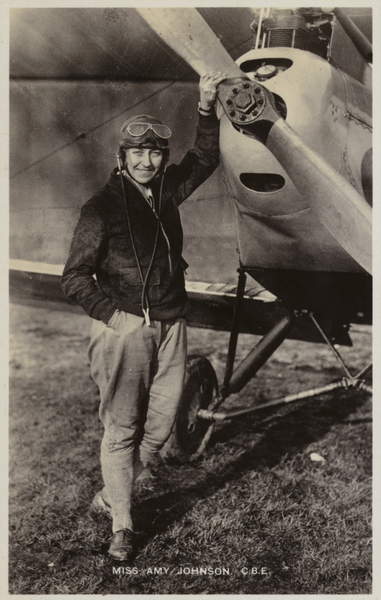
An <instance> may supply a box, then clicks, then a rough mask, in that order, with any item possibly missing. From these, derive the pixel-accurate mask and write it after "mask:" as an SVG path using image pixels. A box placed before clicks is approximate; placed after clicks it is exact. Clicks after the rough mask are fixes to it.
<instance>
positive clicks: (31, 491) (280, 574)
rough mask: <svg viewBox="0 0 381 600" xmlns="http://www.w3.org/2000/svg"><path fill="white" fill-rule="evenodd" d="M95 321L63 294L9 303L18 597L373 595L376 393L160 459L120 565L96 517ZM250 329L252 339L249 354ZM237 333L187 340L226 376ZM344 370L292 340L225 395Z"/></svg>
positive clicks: (244, 396)
mask: <svg viewBox="0 0 381 600" xmlns="http://www.w3.org/2000/svg"><path fill="white" fill-rule="evenodd" d="M88 330H89V320H88V317H86V315H80V314H77V313H74V312H63V311H60V310H57V307H56V306H54V305H53V304H51V305H46V306H44V307H41V306H34V307H33V306H21V305H14V306H12V310H11V384H10V387H11V393H10V566H9V579H10V592H11V593H17V594H55V593H67V594H75V593H77V594H90V593H95V594H106V593H114V594H118V593H120V594H122V593H124V594H126V593H131V594H132V593H147V594H158V593H160V594H165V593H166V594H175V593H177V594H188V593H197V594H200V593H205V594H209V593H210V594H211V593H215V594H218V593H220V594H221V593H242V594H269V593H273V594H274V593H278V594H279V593H288V594H292V593H294V594H301V593H304V594H312V593H314V594H317V593H319V594H322V593H325V594H329V593H330V594H332V593H336V594H338V593H347V594H348V593H351V594H360V593H362V594H365V593H370V591H371V549H372V542H371V535H372V528H371V476H372V473H371V465H372V460H371V447H372V444H371V413H372V411H371V402H370V398H369V395H368V394H366V393H365V392H352V393H350V394H345V393H342V392H341V393H337V392H336V393H335V394H331V395H326V396H324V397H323V396H322V397H320V398H315V399H313V400H309V401H303V402H299V403H296V404H293V405H289V406H287V407H283V408H280V409H277V410H276V411H274V410H273V411H266V413H264V414H261V416H259V415H258V414H257V415H255V416H250V417H247V416H246V417H245V418H241V419H240V420H236V421H231V422H230V423H227V424H224V425H223V426H220V427H219V428H218V429H217V430H216V432H215V434H214V435H213V437H212V438H211V440H210V444H209V446H208V448H207V449H206V452H205V454H204V455H203V457H202V458H201V459H200V460H198V461H197V462H196V463H193V464H185V465H184V464H182V465H180V464H171V465H169V464H163V465H161V466H160V467H159V470H158V481H157V482H156V483H155V484H154V485H153V486H151V487H149V486H147V487H143V488H142V489H140V490H139V491H138V493H137V496H136V501H135V515H134V517H135V521H136V527H137V530H138V532H139V536H138V550H137V555H136V558H135V561H134V565H133V567H134V568H133V569H132V570H131V571H129V570H128V569H119V570H118V565H115V564H114V563H112V561H111V560H110V559H109V558H108V557H107V554H106V550H107V539H108V537H109V535H110V525H109V522H108V521H107V519H106V518H103V517H100V518H97V519H96V520H94V519H93V518H91V517H90V516H89V514H88V506H89V503H90V501H91V499H92V497H93V495H94V493H95V492H96V491H97V490H98V489H99V487H100V485H101V483H100V482H101V479H100V470H99V462H98V452H99V441H100V437H101V427H100V425H99V422H98V417H97V408H98V395H97V390H96V388H95V386H94V383H93V382H92V381H91V379H90V377H89V374H88V365H87V357H86V346H87V342H88ZM370 335H371V334H370V329H369V328H367V327H359V326H357V328H355V329H354V331H353V333H352V337H353V340H354V347H353V348H345V349H343V353H344V356H345V358H346V360H347V362H348V364H349V365H350V368H352V369H353V370H354V371H356V369H359V368H360V367H361V366H363V365H364V364H365V363H367V362H368V361H369V359H370V352H371V350H370V339H371V338H370ZM254 341H255V338H254V337H253V336H248V335H245V336H242V339H241V340H240V343H239V348H238V357H237V360H239V359H240V358H243V357H244V355H245V353H246V352H247V351H248V349H249V348H250V347H251V346H252V344H253V343H254ZM227 342H228V335H227V334H226V333H220V332H211V331H206V330H196V329H190V330H189V343H190V351H191V352H196V353H200V354H202V355H204V356H207V357H208V358H209V360H210V361H211V362H212V364H213V366H214V368H215V369H216V371H217V374H218V378H219V381H221V377H222V373H223V365H224V359H225V355H226V350H227ZM338 375H339V369H338V365H337V363H336V362H335V360H334V358H333V357H332V356H331V355H330V354H329V352H328V350H327V349H326V348H325V347H324V346H323V345H318V344H308V343H303V342H295V341H287V342H285V343H284V344H283V345H282V346H281V348H280V349H279V350H278V351H277V352H276V354H275V355H274V356H273V358H272V360H270V361H269V362H268V363H267V364H266V365H265V366H264V367H263V368H262V369H261V371H260V372H259V374H258V375H257V377H256V378H255V379H253V380H252V381H251V382H250V383H249V384H248V385H247V386H246V387H245V388H244V389H243V391H242V392H241V393H240V394H239V395H238V396H235V397H232V398H231V399H229V402H227V404H226V406H227V407H229V406H234V407H237V406H242V405H243V406H249V405H252V404H253V403H255V402H263V401H264V400H266V399H269V398H276V397H279V396H282V395H284V394H288V393H293V392H295V391H299V390H301V389H305V388H311V387H314V386H317V385H322V384H324V383H327V382H330V381H332V380H334V379H335V378H337V377H338ZM314 459H315V460H314ZM192 569H193V572H192ZM195 569H196V571H195ZM197 569H198V571H197ZM200 569H204V570H206V572H205V571H203V570H201V571H200Z"/></svg>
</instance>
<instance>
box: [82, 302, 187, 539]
mask: <svg viewBox="0 0 381 600" xmlns="http://www.w3.org/2000/svg"><path fill="white" fill-rule="evenodd" d="M116 315H117V317H116V318H114V317H113V318H112V319H111V323H112V326H110V325H105V324H104V323H103V322H102V321H96V320H93V323H92V329H91V338H90V345H89V359H90V371H91V375H92V378H93V379H94V381H95V383H96V384H97V385H98V388H99V391H100V398H101V400H100V407H99V417H100V420H101V422H102V424H103V426H104V435H103V439H102V444H101V468H102V476H103V481H104V486H105V487H104V496H105V500H106V501H107V502H109V503H110V505H111V509H112V517H113V531H114V532H115V531H118V530H119V529H125V528H128V529H133V523H132V518H131V499H132V492H133V484H134V481H135V479H136V478H137V477H138V476H139V474H140V473H141V471H142V470H143V469H144V468H145V467H147V466H148V465H150V464H152V463H154V462H155V459H157V455H158V453H159V451H160V449H161V448H162V447H163V445H164V444H165V442H166V441H167V439H168V437H169V436H170V433H171V430H172V427H173V424H174V422H175V418H176V411H177V407H178V404H179V401H180V398H181V394H182V391H183V384H184V375H185V364H186V354H187V336H186V323H185V320H184V319H176V320H172V321H152V322H151V326H150V327H148V326H147V325H146V324H145V322H144V319H143V318H142V317H139V316H136V315H133V314H131V313H126V312H119V313H116Z"/></svg>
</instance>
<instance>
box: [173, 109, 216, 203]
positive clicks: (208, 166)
mask: <svg viewBox="0 0 381 600" xmlns="http://www.w3.org/2000/svg"><path fill="white" fill-rule="evenodd" d="M219 158H220V151H219V120H218V119H217V117H216V115H215V114H214V113H213V114H211V115H210V116H203V115H199V122H198V126H197V133H196V141H195V144H194V147H193V148H192V149H191V150H189V152H187V153H186V155H185V156H184V158H183V160H182V161H181V162H180V163H179V164H178V165H170V166H169V167H168V169H167V171H166V186H167V190H166V191H168V192H169V193H170V194H171V195H172V196H173V199H174V201H175V203H176V204H177V205H179V204H181V203H182V202H184V200H185V199H186V198H187V197H188V196H190V194H191V193H192V192H193V191H194V190H195V189H196V188H197V187H198V186H199V185H201V184H202V183H203V182H204V181H205V180H206V179H207V178H208V177H209V176H210V175H211V174H212V173H213V171H214V170H215V169H216V167H217V166H218V163H219Z"/></svg>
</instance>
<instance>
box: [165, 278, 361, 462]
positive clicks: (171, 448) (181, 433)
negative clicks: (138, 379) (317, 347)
mask: <svg viewBox="0 0 381 600" xmlns="http://www.w3.org/2000/svg"><path fill="white" fill-rule="evenodd" d="M245 284H246V274H245V272H244V270H243V269H239V280H238V287H237V293H236V300H235V307H234V313H233V321H232V327H231V333H230V340H229V348H228V354H227V360H226V367H225V376H224V380H223V383H222V386H221V389H218V384H217V378H216V375H215V372H214V369H213V367H212V365H211V364H210V362H209V361H208V360H207V359H206V358H203V357H200V356H198V357H196V356H191V357H189V364H188V375H187V379H186V384H185V390H184V394H183V398H182V401H181V405H180V407H179V413H178V418H177V422H176V426H175V429H174V432H173V434H172V436H171V438H170V440H169V443H168V444H167V446H166V447H165V450H166V451H165V452H164V456H165V455H167V456H168V454H170V455H172V456H173V455H177V457H179V458H181V459H187V460H194V459H196V458H198V457H199V456H200V455H201V454H202V453H203V451H204V450H205V448H206V446H207V444H208V442H209V439H210V437H211V435H212V433H213V429H214V426H215V423H216V422H222V421H225V420H231V419H233V418H235V417H242V416H243V415H247V414H251V413H255V412H258V411H261V410H263V409H267V408H271V407H277V406H282V405H285V404H290V403H292V402H296V401H299V400H305V399H309V398H314V397H316V396H321V395H322V394H326V393H329V392H332V391H334V390H338V389H345V390H349V389H361V390H364V391H366V392H368V393H372V388H371V386H369V385H368V384H367V383H366V381H365V377H366V375H367V374H368V372H369V371H370V370H371V368H372V364H369V365H367V366H366V367H365V368H363V369H361V370H360V371H359V372H358V373H356V374H352V373H351V372H350V370H349V368H348V367H347V365H346V364H345V362H344V359H343V357H342V356H341V354H340V353H339V351H338V350H337V348H336V347H335V346H334V345H333V343H332V342H331V340H330V338H329V336H328V335H327V334H326V332H325V331H324V329H323V327H322V326H321V324H320V323H319V321H318V320H317V318H316V316H315V315H314V314H313V313H312V312H308V311H293V312H291V311H290V313H289V314H286V315H285V316H283V317H282V318H281V319H280V320H279V321H278V322H277V323H276V324H275V325H274V326H273V327H272V328H271V329H270V331H268V333H266V334H265V335H264V336H263V337H262V338H261V339H260V341H259V342H258V343H257V344H256V346H254V348H253V349H252V350H251V351H250V352H249V353H248V355H247V356H246V357H245V358H244V359H243V361H242V362H241V363H240V364H239V365H238V366H237V367H236V369H235V370H234V361H235V355H236V349H237V341H238V335H239V316H240V310H239V309H240V305H241V302H242V299H243V295H244V291H245ZM306 317H307V318H308V319H310V320H311V322H312V323H313V325H314V327H315V328H316V329H317V331H318V332H319V334H320V336H321V338H322V339H323V341H324V342H325V343H326V344H327V347H328V348H329V349H330V351H331V352H332V354H333V355H334V357H335V358H336V360H337V361H338V363H339V365H340V368H341V371H342V377H341V378H340V379H338V380H337V381H334V382H332V383H330V384H327V385H324V386H321V387H316V388H313V389H310V390H304V391H301V392H298V393H295V394H288V395H287V396H283V397H281V398H276V399H274V400H270V401H268V402H264V403H261V404H258V405H256V406H253V407H251V408H244V409H239V410H229V411H220V410H218V408H219V406H220V405H221V404H222V403H223V402H224V400H225V399H226V398H227V397H228V396H229V395H230V394H232V393H237V392H239V391H240V390H241V389H242V388H243V387H244V386H245V385H246V383H247V382H248V381H249V380H250V379H252V378H253V377H254V376H255V375H256V373H257V372H258V370H259V369H260V367H261V366H263V365H264V364H265V363H266V361H267V360H268V359H269V358H270V357H271V356H272V354H273V353H274V352H275V350H276V349H277V348H278V347H279V346H280V345H281V344H282V342H283V341H284V340H285V339H286V337H287V336H288V333H289V331H290V328H291V327H292V325H293V323H294V322H295V320H296V319H298V318H306Z"/></svg>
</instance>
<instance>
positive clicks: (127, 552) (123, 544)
mask: <svg viewBox="0 0 381 600" xmlns="http://www.w3.org/2000/svg"><path fill="white" fill-rule="evenodd" d="M134 537H135V534H134V532H133V531H131V529H119V531H116V532H115V533H114V534H113V536H112V538H111V543H110V547H109V549H108V553H109V555H110V556H111V557H112V558H113V559H114V560H131V558H132V556H133V554H134V549H135V548H134Z"/></svg>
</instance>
